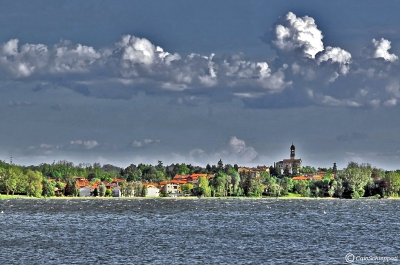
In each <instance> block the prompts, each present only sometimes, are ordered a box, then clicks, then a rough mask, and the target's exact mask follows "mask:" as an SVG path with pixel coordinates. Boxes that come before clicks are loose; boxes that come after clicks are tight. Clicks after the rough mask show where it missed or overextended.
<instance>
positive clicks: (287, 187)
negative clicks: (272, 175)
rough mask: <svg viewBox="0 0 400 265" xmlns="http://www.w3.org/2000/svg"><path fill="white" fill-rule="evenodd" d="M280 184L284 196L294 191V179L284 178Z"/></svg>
mask: <svg viewBox="0 0 400 265" xmlns="http://www.w3.org/2000/svg"><path fill="white" fill-rule="evenodd" d="M279 184H280V186H281V188H282V191H281V193H282V195H288V194H289V192H292V191H293V188H294V183H293V179H292V178H288V177H284V178H283V179H282V180H281V181H280V183H279Z"/></svg>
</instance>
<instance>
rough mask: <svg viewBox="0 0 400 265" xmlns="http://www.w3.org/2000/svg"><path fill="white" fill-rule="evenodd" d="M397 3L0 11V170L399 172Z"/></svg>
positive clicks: (14, 6) (72, 4)
mask: <svg viewBox="0 0 400 265" xmlns="http://www.w3.org/2000/svg"><path fill="white" fill-rule="evenodd" d="M399 7H400V3H398V1H380V2H378V1H365V0H364V1H334V2H333V1H332V3H330V2H326V1H255V0H254V1H237V2H232V1H201V2H199V1H118V3H117V2H116V1H84V2H82V1H35V2H32V1H18V2H15V1H2V3H1V4H0V24H1V25H2V30H1V32H0V91H1V92H0V93H1V97H0V103H1V104H0V117H1V120H2V126H1V127H0V159H3V160H7V161H8V160H9V157H10V155H12V156H13V159H14V161H15V162H16V163H21V164H32V163H33V164H37V163H41V162H52V161H54V160H56V161H57V160H59V159H66V160H70V161H73V162H90V163H93V162H96V161H97V162H101V163H113V164H117V165H121V166H127V165H129V164H130V163H136V164H137V163H156V162H157V160H162V161H164V163H165V164H168V163H172V162H186V163H193V164H199V165H205V164H206V163H212V164H215V163H216V162H217V161H218V160H219V159H220V158H221V159H222V160H223V161H224V162H226V163H238V164H241V165H264V164H265V165H271V164H273V162H274V161H278V160H281V159H282V158H286V157H288V156H289V146H290V144H291V143H292V141H293V142H294V144H295V145H296V147H297V148H296V150H297V156H299V157H301V158H302V159H303V163H304V164H306V165H312V166H316V167H318V166H321V167H329V166H331V165H332V164H333V162H337V163H338V164H339V167H344V166H345V165H346V163H347V162H349V161H356V162H368V163H371V164H372V165H374V166H377V167H383V168H387V169H395V168H399V165H398V162H399V158H400V138H399V132H400V120H399V118H398V113H399V100H400V77H399V76H398V73H399V70H400V68H399V59H398V56H399V55H400V30H399V27H398V25H400V18H399V17H398V16H397V15H396V14H395V12H396V10H399Z"/></svg>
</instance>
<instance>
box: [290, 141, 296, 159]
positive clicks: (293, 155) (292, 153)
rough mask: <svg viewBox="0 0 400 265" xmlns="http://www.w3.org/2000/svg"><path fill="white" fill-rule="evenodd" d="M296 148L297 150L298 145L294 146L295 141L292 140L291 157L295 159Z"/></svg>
mask: <svg viewBox="0 0 400 265" xmlns="http://www.w3.org/2000/svg"><path fill="white" fill-rule="evenodd" d="M295 150H296V147H294V144H293V142H292V145H291V146H290V159H294V157H295Z"/></svg>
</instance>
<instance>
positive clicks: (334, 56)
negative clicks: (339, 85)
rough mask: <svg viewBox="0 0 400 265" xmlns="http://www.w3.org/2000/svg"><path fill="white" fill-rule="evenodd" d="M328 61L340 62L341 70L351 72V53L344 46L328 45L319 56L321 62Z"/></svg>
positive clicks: (345, 72)
mask: <svg viewBox="0 0 400 265" xmlns="http://www.w3.org/2000/svg"><path fill="white" fill-rule="evenodd" d="M327 61H330V62H332V63H338V64H339V65H340V72H341V73H342V74H344V75H345V74H347V73H348V72H349V67H350V63H351V54H350V53H349V52H348V51H346V50H343V49H342V48H339V47H330V46H328V47H326V50H325V51H324V53H323V54H321V56H319V57H318V62H319V63H321V62H327Z"/></svg>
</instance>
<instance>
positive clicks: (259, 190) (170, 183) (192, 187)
mask: <svg viewBox="0 0 400 265" xmlns="http://www.w3.org/2000/svg"><path fill="white" fill-rule="evenodd" d="M12 195H14V196H12ZM16 195H18V196H21V197H37V198H41V197H44V198H49V197H78V196H91V197H99V198H107V197H121V196H122V197H149V196H150V197H158V196H160V197H191V196H199V197H221V198H222V197H232V198H234V197H239V198H242V197H243V198H244V197H287V198H295V197H303V198H308V197H315V198H349V199H351V198H361V197H372V198H385V197H395V198H396V197H399V195H400V170H396V171H386V170H383V169H378V168H374V167H372V166H371V165H369V164H358V163H355V162H350V163H349V164H348V165H347V167H345V168H343V169H341V170H337V169H336V166H333V167H332V168H317V169H316V168H313V167H310V166H306V167H302V168H301V169H299V170H298V172H296V173H294V174H292V173H289V172H287V171H284V172H282V173H281V171H280V170H278V169H277V168H274V167H273V166H271V167H265V166H260V167H257V168H247V167H239V166H238V165H236V164H235V165H230V164H226V165H224V164H223V162H222V161H221V160H220V161H218V163H217V164H216V165H209V164H207V166H206V167H201V166H193V165H190V164H184V163H177V164H171V165H167V166H165V165H163V163H162V162H161V161H159V162H158V164H157V165H146V164H138V165H135V164H131V165H129V166H128V167H126V168H120V167H117V166H113V165H110V164H105V165H100V164H99V163H94V164H79V165H74V164H73V163H72V162H68V161H58V162H54V163H52V164H46V163H43V164H40V165H37V166H20V165H14V164H10V163H6V162H4V161H0V198H15V197H16Z"/></svg>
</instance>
